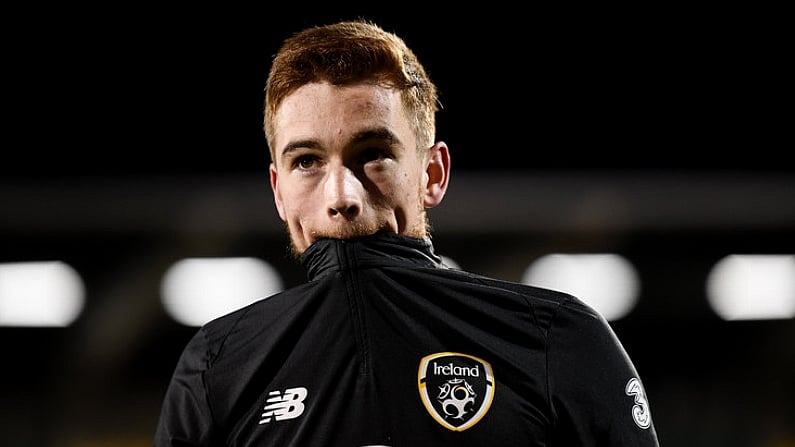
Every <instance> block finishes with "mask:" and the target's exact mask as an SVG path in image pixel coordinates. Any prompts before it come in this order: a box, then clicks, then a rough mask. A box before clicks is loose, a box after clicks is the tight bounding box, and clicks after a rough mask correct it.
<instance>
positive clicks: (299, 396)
mask: <svg viewBox="0 0 795 447" xmlns="http://www.w3.org/2000/svg"><path fill="white" fill-rule="evenodd" d="M306 394H307V391H306V388H304V387H298V388H288V389H286V390H284V394H282V393H281V392H279V391H271V392H270V393H268V396H269V397H268V400H267V401H266V402H267V405H265V408H264V410H265V412H264V413H262V419H260V421H259V423H260V424H267V423H268V422H270V421H271V420H273V419H276V420H277V421H283V420H285V419H295V418H297V417H298V416H301V414H302V413H303V412H304V399H306Z"/></svg>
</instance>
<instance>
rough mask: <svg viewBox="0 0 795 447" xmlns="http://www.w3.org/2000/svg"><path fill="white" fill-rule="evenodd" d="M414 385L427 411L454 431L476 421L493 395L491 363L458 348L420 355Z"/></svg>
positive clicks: (487, 406) (485, 409)
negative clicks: (456, 349) (463, 352)
mask: <svg viewBox="0 0 795 447" xmlns="http://www.w3.org/2000/svg"><path fill="white" fill-rule="evenodd" d="M417 386H418V388H419V391H420V398H421V399H422V403H423V404H424V405H425V409H426V410H428V413H430V415H431V416H432V417H433V419H434V420H436V422H438V423H439V424H441V425H442V426H443V427H445V428H447V429H450V430H453V431H464V430H466V429H468V428H470V427H472V426H473V425H475V424H477V423H478V421H480V420H481V419H482V418H483V416H485V415H486V413H487V412H488V411H489V408H490V407H491V402H492V400H493V399H494V375H493V372H492V370H491V365H490V364H489V363H488V362H487V361H485V360H483V359H480V358H478V357H475V356H472V355H468V354H461V353H457V352H439V353H436V354H431V355H428V356H425V357H423V358H422V360H421V361H420V368H419V372H418V373H417Z"/></svg>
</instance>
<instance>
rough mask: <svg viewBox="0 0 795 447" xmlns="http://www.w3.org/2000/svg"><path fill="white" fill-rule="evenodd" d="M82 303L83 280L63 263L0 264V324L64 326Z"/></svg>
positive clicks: (83, 295) (83, 301)
mask: <svg viewBox="0 0 795 447" xmlns="http://www.w3.org/2000/svg"><path fill="white" fill-rule="evenodd" d="M84 304H85V286H84V285H83V280H82V279H81V278H80V275H79V274H78V273H77V272H76V271H75V270H74V269H73V268H72V267H71V266H69V265H68V264H66V263H64V262H61V261H38V262H18V263H3V264H0V326H33V327H44V326H53V327H66V326H69V325H70V324H72V323H73V322H74V321H75V320H76V319H77V317H78V316H79V315H80V312H82V310H83V305H84Z"/></svg>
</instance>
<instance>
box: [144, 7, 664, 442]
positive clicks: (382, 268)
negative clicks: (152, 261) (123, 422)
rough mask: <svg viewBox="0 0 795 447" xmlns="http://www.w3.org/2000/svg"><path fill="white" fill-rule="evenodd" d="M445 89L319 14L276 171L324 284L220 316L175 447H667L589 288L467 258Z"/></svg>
mask: <svg viewBox="0 0 795 447" xmlns="http://www.w3.org/2000/svg"><path fill="white" fill-rule="evenodd" d="M436 105H437V94H436V88H435V86H434V84H433V83H432V82H431V80H430V79H429V77H428V76H427V74H426V72H425V70H424V69H423V67H422V66H421V65H420V63H419V61H418V60H417V58H416V57H415V55H414V54H413V53H412V51H411V50H410V49H409V48H407V47H406V45H405V44H404V42H403V41H402V40H401V39H400V38H398V37H397V36H395V35H393V34H391V33H387V32H385V31H384V30H382V29H381V28H379V27H377V26H376V25H374V24H371V23H367V22H363V21H357V22H342V23H336V24H332V25H329V26H323V27H316V28H310V29H307V30H305V31H303V32H301V33H298V34H296V35H294V36H292V37H291V38H289V39H288V40H286V42H285V43H284V45H283V47H282V48H281V50H280V51H279V52H278V54H277V55H276V56H275V58H274V60H273V65H272V67H271V71H270V74H269V77H268V81H267V86H266V99H265V133H266V135H267V139H268V144H269V146H270V151H271V157H272V163H271V166H270V181H271V187H272V189H273V194H274V199H275V203H276V208H277V209H278V212H279V216H281V218H282V219H283V220H284V222H285V224H286V227H287V232H288V233H289V238H290V242H291V250H292V252H293V253H294V255H295V257H296V259H297V260H298V261H299V262H300V263H301V264H302V265H303V266H304V267H305V268H306V271H307V274H308V277H309V281H308V282H307V283H306V284H303V285H300V286H297V287H295V288H292V289H289V290H286V291H283V292H281V293H278V294H276V295H273V296H271V297H269V298H267V299H265V300H262V301H259V302H257V303H255V304H252V305H250V306H248V307H245V308H243V309H241V310H239V311H236V312H233V313H231V314H229V315H226V316H224V317H221V318H219V319H217V320H215V321H212V322H210V323H209V324H207V325H205V326H204V327H203V328H202V329H201V330H200V331H199V332H198V333H197V334H196V336H195V337H194V338H193V339H192V340H191V341H190V343H189V344H188V346H187V347H186V349H185V351H184V353H183V354H182V356H181V358H180V360H179V363H178V365H177V367H176V370H175V372H174V376H173V379H172V381H171V384H170V385H169V388H168V391H167V394H166V396H165V399H164V402H163V407H162V413H161V416H160V420H159V424H158V426H157V431H156V434H155V440H154V445H155V446H169V445H173V446H177V445H197V446H198V445H202V446H210V445H213V446H219V445H230V446H244V445H245V446H253V445H257V446H278V447H287V446H293V447H313V446H334V447H343V446H344V447H361V446H375V445H378V446H391V447H398V446H400V447H417V446H448V445H449V446H456V447H467V446H500V447H510V446H524V447H527V446H566V447H573V446H632V447H644V446H657V445H658V441H657V435H656V432H655V428H654V425H653V423H652V420H651V416H650V411H649V405H648V402H647V400H646V396H645V392H644V389H643V385H642V382H641V380H640V377H639V376H638V373H637V371H636V370H635V368H634V366H633V364H632V362H631V360H630V359H629V357H628V356H627V354H626V352H625V351H624V349H623V348H622V346H621V344H620V342H619V341H618V339H617V338H616V336H615V335H614V333H613V332H612V330H611V328H610V327H609V326H608V324H607V322H606V321H605V320H604V319H603V318H602V317H601V316H600V315H599V314H597V313H596V312H595V311H594V310H593V309H591V308H590V307H588V306H586V305H585V304H583V303H582V302H581V301H579V300H578V299H577V298H575V297H572V296H569V295H565V294H562V293H559V292H554V291H550V290H545V289H540V288H534V287H530V286H526V285H522V284H516V283H509V282H505V281H500V280H496V279H491V278H486V277H482V276H479V275H476V274H472V273H468V272H464V271H460V270H454V269H449V268H447V267H446V266H445V265H444V264H443V263H442V262H441V259H440V258H439V257H438V256H437V255H435V254H434V250H433V245H432V243H431V239H430V234H429V226H428V222H427V218H426V209H428V208H431V207H434V206H436V205H438V204H439V203H440V202H441V201H442V198H443V197H444V195H445V192H446V191H447V185H448V181H449V178H450V154H449V151H448V148H447V146H446V144H445V143H443V142H441V141H436V140H435V138H436V137H435V113H436V111H437V109H436Z"/></svg>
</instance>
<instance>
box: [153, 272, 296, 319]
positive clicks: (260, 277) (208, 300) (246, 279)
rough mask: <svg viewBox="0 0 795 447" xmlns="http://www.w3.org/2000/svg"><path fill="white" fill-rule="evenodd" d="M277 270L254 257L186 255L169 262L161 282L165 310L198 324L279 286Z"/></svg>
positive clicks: (280, 282)
mask: <svg viewBox="0 0 795 447" xmlns="http://www.w3.org/2000/svg"><path fill="white" fill-rule="evenodd" d="M282 288H283V286H282V280H281V277H280V276H279V274H278V272H277V271H276V270H275V269H274V268H273V267H272V266H271V265H270V264H268V263H267V262H265V261H263V260H261V259H256V258H189V259H183V260H181V261H178V262H176V263H175V264H174V265H172V266H171V267H170V268H169V269H168V271H167V272H166V274H165V275H164V277H163V282H162V283H161V288H160V292H161V300H162V302H163V306H164V307H165V309H166V312H167V313H168V314H169V315H170V316H171V318H173V319H174V320H176V321H177V322H179V323H182V324H184V325H187V326H201V325H203V324H204V323H207V322H208V321H210V320H212V319H215V318H217V317H220V316H222V315H224V314H227V313H229V312H232V311H234V310H237V309H240V308H241V307H244V306H246V305H248V304H251V303H253V302H255V301H257V300H259V299H262V298H265V297H268V296H270V295H273V294H274V293H276V292H280V291H281V290H282Z"/></svg>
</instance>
